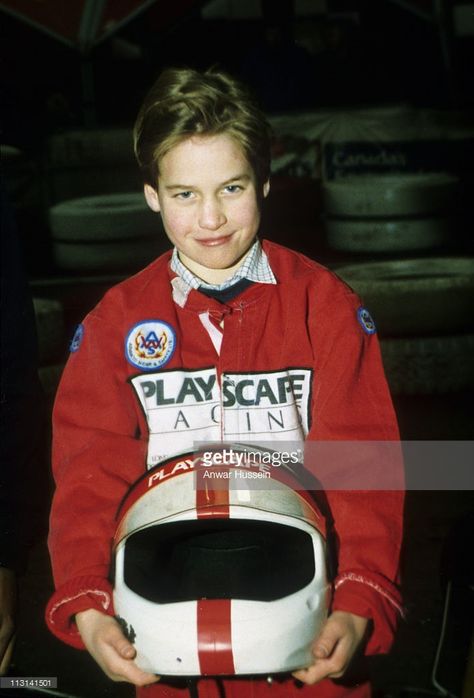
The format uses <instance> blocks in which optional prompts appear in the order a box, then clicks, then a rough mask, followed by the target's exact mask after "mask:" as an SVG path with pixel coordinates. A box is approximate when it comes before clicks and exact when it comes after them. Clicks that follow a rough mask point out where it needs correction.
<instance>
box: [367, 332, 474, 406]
mask: <svg viewBox="0 0 474 698" xmlns="http://www.w3.org/2000/svg"><path fill="white" fill-rule="evenodd" d="M380 346H381V351H382V358H383V363H384V368H385V373H386V376H387V380H388V384H389V386H390V390H391V392H392V394H393V395H433V394H442V393H452V392H462V391H467V390H472V389H474V334H460V335H447V336H445V337H443V336H439V337H412V338H410V339H408V338H407V339H405V338H398V339H382V340H381V342H380Z"/></svg>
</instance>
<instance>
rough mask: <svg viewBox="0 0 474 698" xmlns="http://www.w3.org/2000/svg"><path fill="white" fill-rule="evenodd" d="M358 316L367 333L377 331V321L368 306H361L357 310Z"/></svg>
mask: <svg viewBox="0 0 474 698" xmlns="http://www.w3.org/2000/svg"><path fill="white" fill-rule="evenodd" d="M357 318H358V320H359V322H360V324H361V327H362V329H363V330H364V332H365V333H366V334H375V332H377V328H376V326H375V322H374V320H373V319H372V316H371V314H370V313H369V311H368V310H367V308H362V307H361V308H359V309H358V311H357Z"/></svg>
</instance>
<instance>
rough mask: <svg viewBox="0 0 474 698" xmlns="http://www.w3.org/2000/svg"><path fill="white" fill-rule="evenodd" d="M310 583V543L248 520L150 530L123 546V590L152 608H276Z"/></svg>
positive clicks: (302, 535)
mask: <svg viewBox="0 0 474 698" xmlns="http://www.w3.org/2000/svg"><path fill="white" fill-rule="evenodd" d="M314 575H315V561H314V550H313V541H312V538H311V536H310V535H309V533H307V532H305V531H302V530H300V529H298V528H294V527H292V526H286V525H283V524H280V523H272V522H268V521H255V520H246V519H225V520H223V519H212V520H193V521H180V522H176V523H169V524H160V525H155V526H151V527H148V528H146V529H143V530H141V531H137V533H134V534H132V535H131V536H130V537H129V538H128V540H127V541H126V544H125V555H124V581H125V584H126V585H127V586H128V587H129V589H131V590H132V591H134V592H135V593H137V594H138V595H140V596H142V597H143V598H145V599H147V600H148V601H152V602H155V603H176V602H179V601H193V600H197V599H245V600H249V601H275V600H276V599H280V598H283V597H285V596H288V595H290V594H293V593H295V592H296V591H298V590H299V589H302V588H303V587H305V586H307V585H308V584H309V583H310V582H311V581H312V579H313V578H314Z"/></svg>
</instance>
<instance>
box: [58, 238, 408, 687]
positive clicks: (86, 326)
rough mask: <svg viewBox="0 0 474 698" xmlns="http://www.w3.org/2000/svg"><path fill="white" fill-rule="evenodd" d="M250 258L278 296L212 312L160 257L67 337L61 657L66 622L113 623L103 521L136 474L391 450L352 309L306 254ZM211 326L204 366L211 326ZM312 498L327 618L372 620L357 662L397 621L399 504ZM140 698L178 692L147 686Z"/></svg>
mask: <svg viewBox="0 0 474 698" xmlns="http://www.w3.org/2000/svg"><path fill="white" fill-rule="evenodd" d="M263 249H264V251H265V252H266V254H267V256H268V259H269V262H270V266H271V268H272V271H273V273H274V275H275V277H276V280H277V283H276V284H260V283H255V284H252V285H251V286H249V287H248V288H246V289H245V290H244V291H243V292H242V293H241V294H240V295H238V296H237V297H236V298H234V299H233V300H231V301H229V302H227V303H225V304H222V303H220V302H218V301H217V300H215V299H213V298H209V297H207V296H205V295H204V294H203V293H200V292H199V291H196V290H194V289H193V290H191V291H190V292H189V295H188V296H187V297H185V298H179V297H178V296H177V295H176V294H174V296H173V284H174V283H175V281H176V279H174V277H175V274H174V273H173V272H172V271H171V270H170V266H169V262H170V257H171V253H170V252H168V253H165V254H164V255H162V256H161V257H159V258H158V259H157V260H155V261H154V262H153V263H152V264H151V265H149V266H148V267H147V268H146V269H144V270H143V271H142V272H140V273H138V274H137V275H135V276H133V277H131V278H130V279H128V280H126V281H125V282H123V283H121V284H119V285H117V286H115V287H114V288H112V289H111V290H110V291H108V292H107V293H106V295H105V296H104V298H103V300H102V301H101V302H100V303H99V305H98V306H97V307H96V308H95V309H94V310H93V311H92V312H91V313H90V314H89V315H88V316H87V317H86V319H85V320H84V323H83V325H81V326H80V329H79V332H78V334H77V335H76V339H75V341H74V342H73V346H72V350H73V351H72V353H71V356H70V359H69V361H68V364H67V366H66V369H65V371H64V374H63V377H62V380H61V385H60V387H59V390H58V394H57V398H56V403H55V408H54V415H53V470H54V476H55V480H56V485H57V488H56V493H55V496H54V501H53V507H52V512H51V529H50V537H49V547H50V553H51V558H52V565H53V573H54V579H55V584H56V592H55V594H54V595H53V597H52V599H51V600H50V602H49V604H48V607H47V611H46V619H47V623H48V625H49V628H50V629H51V631H52V632H53V633H54V634H55V635H56V636H57V637H59V638H60V639H62V640H63V641H64V642H66V643H68V644H70V645H72V646H75V647H78V648H83V647H84V645H83V643H82V641H81V638H80V636H79V633H78V631H77V628H76V626H75V623H74V620H73V618H74V614H75V613H77V612H79V611H83V610H86V609H88V608H96V609H98V610H100V611H102V612H104V613H107V614H111V615H113V602H112V588H111V583H110V581H109V573H110V564H111V543H112V540H113V536H114V533H115V527H116V524H117V521H116V513H117V509H118V506H119V504H120V502H121V500H122V499H123V498H124V496H125V495H126V494H127V492H128V490H129V489H130V487H131V486H132V484H133V483H134V482H136V480H137V479H138V478H140V476H142V475H143V473H144V472H145V470H146V469H147V467H153V466H155V465H156V464H157V463H159V462H160V460H161V459H163V458H167V457H169V456H172V455H174V454H179V453H185V452H188V451H189V450H192V445H193V443H194V442H195V441H196V440H198V441H206V440H207V441H213V442H215V441H216V440H226V441H239V440H240V441H246V442H247V443H248V442H250V443H251V442H252V439H254V440H255V441H258V442H260V441H274V440H276V441H278V440H283V439H284V440H285V441H286V442H288V441H298V440H302V439H306V440H307V441H308V440H315V441H317V440H320V441H328V442H329V441H339V440H340V441H355V440H367V441H398V439H399V435H398V429H397V424H396V418H395V415H394V411H393V407H392V403H391V399H390V396H389V392H388V389H387V384H386V380H385V376H384V372H383V368H382V363H381V359H380V351H379V345H378V341H377V338H376V335H375V334H374V331H373V330H374V328H373V327H372V326H371V325H370V322H368V321H367V320H366V319H365V318H364V317H362V319H361V315H360V300H359V299H358V297H357V296H356V295H355V294H354V293H353V292H352V291H351V289H350V288H348V287H347V286H346V285H345V284H344V283H343V282H342V281H340V280H339V279H338V278H337V276H336V275H335V274H333V273H332V272H331V271H329V270H327V269H326V268H324V267H322V266H321V265H319V264H318V263H316V262H314V261H312V260H310V259H308V258H307V257H305V256H303V255H301V254H299V253H297V252H293V251H290V250H288V249H286V248H284V247H281V246H279V245H276V244H274V243H270V242H268V241H264V242H263ZM173 279H174V280H173ZM222 320H223V321H224V332H223V340H222V346H221V348H220V352H219V353H217V351H216V348H215V346H214V344H213V342H212V341H211V337H210V333H209V322H211V323H215V324H216V326H218V325H219V324H220V323H222ZM295 375H297V376H298V383H297V390H294V389H292V388H291V386H293V388H294V382H295V380H296V379H295ZM292 381H293V383H292ZM288 386H290V387H288ZM325 494H326V497H327V503H328V507H329V510H330V515H331V518H332V520H333V527H334V533H335V539H336V542H337V570H336V571H335V576H334V579H333V598H332V604H331V607H332V609H333V610H343V611H349V612H352V613H355V614H357V615H360V616H364V617H367V618H369V619H371V624H370V627H371V631H370V636H369V638H368V641H367V644H366V648H365V652H366V654H374V653H382V652H386V651H388V649H389V648H390V646H391V644H392V641H393V633H394V629H395V626H396V622H397V617H398V616H399V614H400V612H401V605H400V597H399V592H398V590H397V583H398V566H399V553H400V545H401V536H402V518H403V494H402V492H400V491H384V492H376V491H341V490H334V491H330V492H326V493H325ZM223 683H224V685H225V687H226V691H227V692H226V696H239V697H244V696H245V697H246V696H255V697H256V698H257V697H258V698H264V697H265V696H267V695H268V696H269V698H272V697H273V698H278V697H279V696H292V695H293V692H295V695H301V694H303V695H306V696H318V697H323V698H332V697H334V698H336V696H349V695H350V696H358V697H359V696H367V695H369V693H368V689H367V688H366V687H365V688H362V687H359V688H355V689H354V690H353V691H352V692H351V691H350V690H349V689H344V688H342V687H340V686H338V685H336V683H334V682H332V681H330V680H326V681H323V682H321V683H320V684H318V685H317V686H311V687H310V686H304V687H303V688H301V687H299V688H296V687H295V682H294V680H293V679H292V678H291V677H290V678H289V679H288V680H287V681H284V682H275V683H274V684H273V685H271V686H270V685H269V684H268V683H267V682H266V681H263V680H250V679H248V680H242V679H230V680H224V681H223ZM138 695H139V696H143V697H145V696H148V697H149V698H155V697H156V698H159V697H160V696H169V697H170V698H171V697H175V696H176V697H178V696H187V695H188V692H187V690H186V689H181V688H175V687H172V686H171V685H167V684H166V683H165V682H160V683H157V684H155V685H153V686H151V687H147V688H145V689H139V690H138ZM199 695H200V696H202V697H205V698H213V697H214V696H218V695H220V694H219V692H218V687H217V686H216V683H215V681H214V680H212V679H201V680H200V681H199Z"/></svg>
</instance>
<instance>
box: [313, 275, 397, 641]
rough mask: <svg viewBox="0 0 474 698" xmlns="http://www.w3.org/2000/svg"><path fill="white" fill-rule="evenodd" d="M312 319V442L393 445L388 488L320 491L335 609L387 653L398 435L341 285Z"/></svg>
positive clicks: (369, 344) (371, 340) (369, 337)
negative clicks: (328, 527)
mask: <svg viewBox="0 0 474 698" xmlns="http://www.w3.org/2000/svg"><path fill="white" fill-rule="evenodd" d="M331 295H332V298H328V299H327V301H328V302H327V303H324V302H323V303H322V304H321V306H320V307H321V308H324V312H322V311H320V312H317V313H316V314H315V318H314V320H315V328H314V336H315V337H317V339H316V340H315V350H316V377H315V386H316V389H315V395H314V411H313V424H312V429H311V432H310V435H309V438H310V439H315V440H318V441H326V442H337V441H366V442H368V441H384V442H386V441H389V442H395V444H396V447H395V449H394V450H393V451H392V454H395V455H394V457H392V458H391V459H390V461H391V462H390V467H391V468H396V469H398V471H399V472H398V477H395V479H394V480H395V482H397V483H399V484H400V483H401V487H399V486H396V487H394V488H393V489H390V490H388V489H384V490H376V489H358V488H357V489H356V488H354V489H353V490H351V491H348V490H339V489H336V488H334V489H332V490H330V491H327V492H325V495H326V499H327V504H328V507H329V511H330V516H331V518H332V520H333V534H334V538H335V546H336V563H337V569H336V573H335V579H334V594H333V601H332V610H341V611H348V612H351V613H354V614H356V615H360V616H363V617H366V618H369V619H370V620H371V624H370V628H371V631H370V636H369V639H368V643H367V646H366V653H367V654H375V653H383V652H387V651H388V650H389V649H390V647H391V645H392V642H393V636H394V631H395V628H396V625H397V621H398V619H399V617H400V615H402V603H401V597H400V592H399V558H400V549H401V542H402V535H403V503H404V492H403V481H404V480H403V478H404V476H403V463H402V459H401V455H400V456H397V455H396V453H397V452H398V453H401V449H399V443H398V442H399V432H398V426H397V421H396V416H395V413H394V409H393V405H392V401H391V397H390V393H389V390H388V387H387V382H386V379H385V374H384V370H383V365H382V361H381V355H380V348H379V343H378V339H377V335H376V333H375V332H372V330H373V328H372V327H371V326H370V325H367V324H366V323H364V320H363V318H359V313H358V311H359V310H360V308H361V302H360V300H359V298H358V297H357V296H356V295H355V294H354V293H352V291H351V290H350V289H349V288H348V287H346V286H345V285H339V288H337V291H336V292H334V289H333V292H332V294H331Z"/></svg>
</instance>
